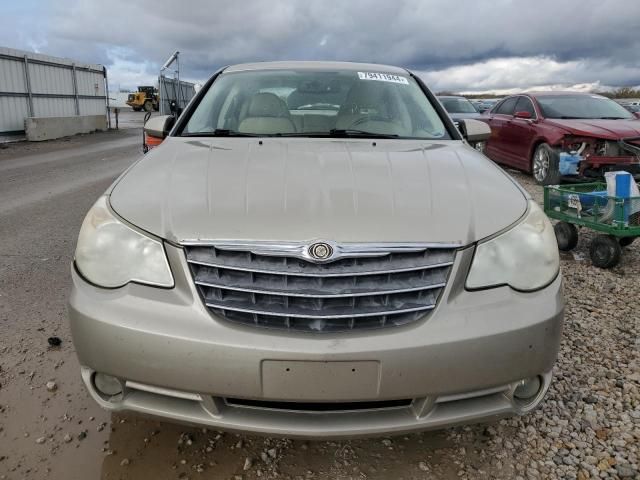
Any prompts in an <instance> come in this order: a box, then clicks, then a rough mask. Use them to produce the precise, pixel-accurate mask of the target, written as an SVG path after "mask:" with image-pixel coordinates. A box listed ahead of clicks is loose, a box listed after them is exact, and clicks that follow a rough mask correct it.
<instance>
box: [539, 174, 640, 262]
mask: <svg viewBox="0 0 640 480" xmlns="http://www.w3.org/2000/svg"><path fill="white" fill-rule="evenodd" d="M544 211H545V213H546V214H547V216H548V217H549V218H553V219H556V220H560V221H559V222H558V223H557V224H556V225H555V226H554V229H555V232H556V239H557V241H558V248H559V249H560V250H562V251H569V250H572V249H573V248H575V246H576V245H577V244H578V235H579V234H578V228H579V227H587V228H590V229H592V230H595V231H597V232H601V234H600V235H596V236H595V237H594V238H593V240H592V241H591V246H590V248H589V255H590V257H591V261H592V262H593V264H594V265H595V266H597V267H601V268H612V267H614V266H616V265H617V264H618V262H619V261H620V256H621V255H622V248H623V247H626V246H628V245H631V243H633V241H634V240H635V238H636V237H640V197H630V198H622V197H612V196H610V195H608V194H607V184H606V183H603V182H595V183H578V184H573V185H549V186H546V187H544Z"/></svg>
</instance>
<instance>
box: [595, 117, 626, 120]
mask: <svg viewBox="0 0 640 480" xmlns="http://www.w3.org/2000/svg"><path fill="white" fill-rule="evenodd" d="M598 119H599V120H627V119H626V118H625V117H598Z"/></svg>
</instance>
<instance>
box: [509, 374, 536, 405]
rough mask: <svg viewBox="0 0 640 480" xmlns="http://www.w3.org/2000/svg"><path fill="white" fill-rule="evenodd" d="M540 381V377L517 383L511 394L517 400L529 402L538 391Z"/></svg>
mask: <svg viewBox="0 0 640 480" xmlns="http://www.w3.org/2000/svg"><path fill="white" fill-rule="evenodd" d="M541 386H542V381H541V380H540V377H538V376H536V377H529V378H525V379H524V380H521V381H520V382H518V385H517V386H516V389H515V390H514V392H513V396H514V397H515V398H517V399H518V400H530V399H532V398H533V397H535V396H536V395H537V394H538V392H539V391H540V387H541Z"/></svg>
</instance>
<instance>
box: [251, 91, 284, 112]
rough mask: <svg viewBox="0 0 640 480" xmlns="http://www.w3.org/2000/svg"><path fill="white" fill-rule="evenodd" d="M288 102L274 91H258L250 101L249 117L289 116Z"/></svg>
mask: <svg viewBox="0 0 640 480" xmlns="http://www.w3.org/2000/svg"><path fill="white" fill-rule="evenodd" d="M288 116H289V109H288V108H287V104H286V103H284V101H283V100H282V99H281V98H280V97H278V96H277V95H276V94H274V93H268V92H262V93H256V94H255V95H254V96H253V97H251V100H250V102H249V110H248V111H247V117H288Z"/></svg>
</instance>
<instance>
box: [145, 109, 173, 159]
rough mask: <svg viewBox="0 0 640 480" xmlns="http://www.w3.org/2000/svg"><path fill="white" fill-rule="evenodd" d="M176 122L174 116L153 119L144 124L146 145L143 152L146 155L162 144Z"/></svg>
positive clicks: (161, 116)
mask: <svg viewBox="0 0 640 480" xmlns="http://www.w3.org/2000/svg"><path fill="white" fill-rule="evenodd" d="M175 121H176V119H175V117H174V116H173V115H160V116H159V117H152V118H150V119H149V120H147V122H146V123H145V124H144V129H143V130H144V143H143V146H142V150H143V151H144V152H145V153H146V152H147V151H148V150H149V149H150V148H153V147H157V146H158V145H160V144H161V143H162V141H163V140H164V139H165V137H166V136H167V135H169V131H170V130H171V127H173V124H174V122H175Z"/></svg>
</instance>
